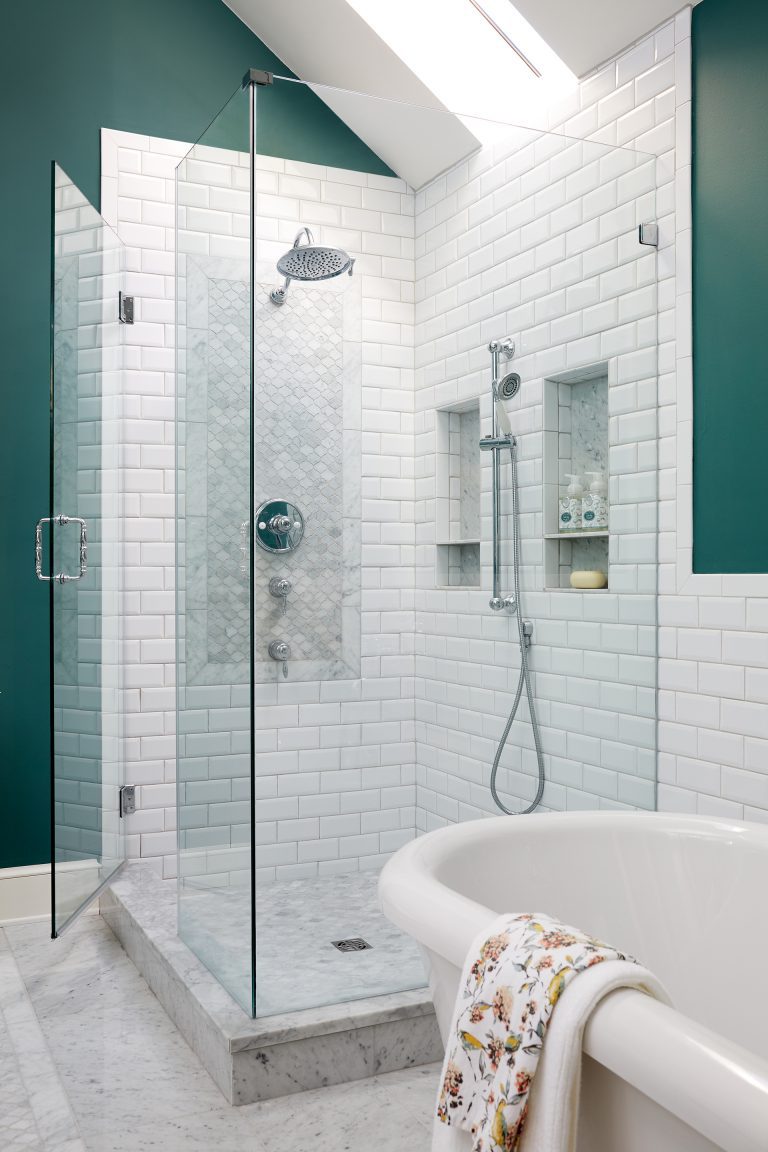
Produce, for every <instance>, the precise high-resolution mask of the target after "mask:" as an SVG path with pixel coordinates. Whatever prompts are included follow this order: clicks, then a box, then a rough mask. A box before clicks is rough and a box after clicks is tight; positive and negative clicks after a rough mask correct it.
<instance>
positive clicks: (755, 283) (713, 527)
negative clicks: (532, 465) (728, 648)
mask: <svg viewBox="0 0 768 1152" xmlns="http://www.w3.org/2000/svg"><path fill="white" fill-rule="evenodd" d="M693 93H694V101H693V109H694V117H693V357H694V360H693V372H694V406H693V440H694V471H693V494H694V498H693V540H694V550H693V567H694V571H695V572H768V543H766V540H767V539H768V537H766V534H765V532H764V531H763V530H762V528H763V520H764V511H763V504H764V501H765V491H766V487H768V450H767V449H766V433H767V432H768V385H767V383H766V369H765V363H766V348H767V347H768V343H767V341H768V4H766V3H765V0H702V3H701V4H699V5H698V6H697V7H695V8H694V9H693Z"/></svg>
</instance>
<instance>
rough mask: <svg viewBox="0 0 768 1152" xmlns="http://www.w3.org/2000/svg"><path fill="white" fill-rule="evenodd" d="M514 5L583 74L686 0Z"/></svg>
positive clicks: (527, 0)
mask: <svg viewBox="0 0 768 1152" xmlns="http://www.w3.org/2000/svg"><path fill="white" fill-rule="evenodd" d="M689 3H692V4H694V5H696V4H698V3H700V0H689ZM514 5H515V8H517V10H518V12H519V13H520V15H521V16H524V17H525V18H526V20H527V21H528V22H529V23H530V24H532V25H533V27H534V28H535V29H536V31H537V32H538V33H539V35H540V36H541V37H542V38H543V39H544V40H546V42H547V43H548V44H549V46H550V47H551V48H554V50H555V52H557V54H558V56H559V57H560V59H561V60H564V61H565V63H566V64H567V65H568V67H569V68H570V69H571V71H572V72H574V73H575V74H576V75H577V76H584V75H585V73H587V72H591V71H592V69H593V68H596V67H597V66H598V64H603V63H604V62H605V61H606V60H610V59H611V57H612V56H617V55H618V54H619V53H620V52H621V51H622V49H623V48H626V47H628V46H629V45H630V44H633V43H634V41H635V40H639V39H640V38H641V36H644V35H645V34H646V33H647V32H650V31H651V29H652V28H656V27H657V25H659V24H663V23H664V21H665V20H668V19H669V18H670V16H674V15H675V13H676V12H679V11H680V9H681V8H682V7H683V0H514Z"/></svg>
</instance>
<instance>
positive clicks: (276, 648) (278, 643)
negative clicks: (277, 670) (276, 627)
mask: <svg viewBox="0 0 768 1152" xmlns="http://www.w3.org/2000/svg"><path fill="white" fill-rule="evenodd" d="M267 651H268V652H269V654H270V656H271V657H272V659H273V660H277V661H278V663H282V665H283V676H285V677H287V676H288V661H289V660H290V658H291V646H290V644H289V643H288V641H287V640H270V642H269V647H268V648H267Z"/></svg>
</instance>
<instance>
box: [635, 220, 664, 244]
mask: <svg viewBox="0 0 768 1152" xmlns="http://www.w3.org/2000/svg"><path fill="white" fill-rule="evenodd" d="M637 238H638V240H639V241H640V243H641V244H647V245H648V247H649V248H658V246H659V226H658V224H640V225H639V226H638V229H637Z"/></svg>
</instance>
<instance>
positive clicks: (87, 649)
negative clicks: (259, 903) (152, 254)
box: [38, 165, 125, 935]
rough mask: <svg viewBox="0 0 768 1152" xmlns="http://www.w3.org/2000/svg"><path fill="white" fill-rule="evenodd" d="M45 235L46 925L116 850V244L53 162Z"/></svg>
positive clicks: (119, 838)
mask: <svg viewBox="0 0 768 1152" xmlns="http://www.w3.org/2000/svg"><path fill="white" fill-rule="evenodd" d="M52 234H53V235H52V240H53V255H52V285H51V290H52V348H51V355H52V372H51V381H52V396H51V507H50V512H49V518H48V523H47V524H41V526H40V529H39V547H38V563H39V567H40V570H41V571H40V574H41V575H43V576H46V577H48V578H50V579H51V584H50V589H51V628H52V635H51V647H52V670H51V674H52V701H53V732H52V737H53V738H52V746H53V755H52V776H53V779H52V804H53V821H52V840H53V844H52V860H53V870H52V871H53V900H52V908H53V934H54V935H56V934H57V933H58V932H60V931H61V930H62V928H64V927H65V926H66V924H67V922H68V921H69V920H70V919H71V918H72V917H73V915H75V913H76V912H77V911H78V910H79V909H81V908H82V907H83V906H84V905H85V904H86V903H87V902H88V901H89V900H90V899H91V898H92V897H93V895H94V894H95V893H96V892H97V891H98V889H99V888H100V887H101V886H102V885H103V884H104V883H105V882H106V881H108V880H109V879H110V877H111V876H113V875H114V874H115V871H116V870H117V869H118V868H119V867H120V865H121V864H122V862H123V860H124V856H125V851H124V838H123V834H122V830H121V827H122V826H121V821H120V817H119V804H120V786H121V783H122V741H121V738H122V730H121V716H122V709H121V707H120V691H121V683H120V664H119V642H120V615H119V609H120V590H121V585H120V576H121V571H122V563H121V561H122V557H121V534H120V530H121V522H122V521H121V507H120V497H119V443H120V436H119V433H120V408H119V404H120V383H121V369H122V363H121V346H122V341H121V336H120V327H121V326H120V323H119V294H120V291H121V289H122V287H123V247H122V245H121V243H120V241H119V240H118V239H117V237H116V236H115V234H114V233H113V232H112V231H111V230H110V229H109V227H108V226H107V225H106V224H105V223H104V221H103V220H102V218H101V217H100V216H99V214H98V212H97V211H96V210H95V208H93V207H92V206H91V205H90V204H89V203H88V201H87V200H86V198H85V197H84V196H83V194H82V193H81V192H80V191H79V189H78V188H76V187H75V185H74V184H73V183H72V181H71V180H70V179H69V178H68V176H67V175H66V174H65V173H64V172H63V171H62V170H61V168H59V167H58V165H54V168H53V219H52ZM49 545H50V547H49ZM46 555H47V557H48V559H47V560H46V559H44V557H45V556H46Z"/></svg>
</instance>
